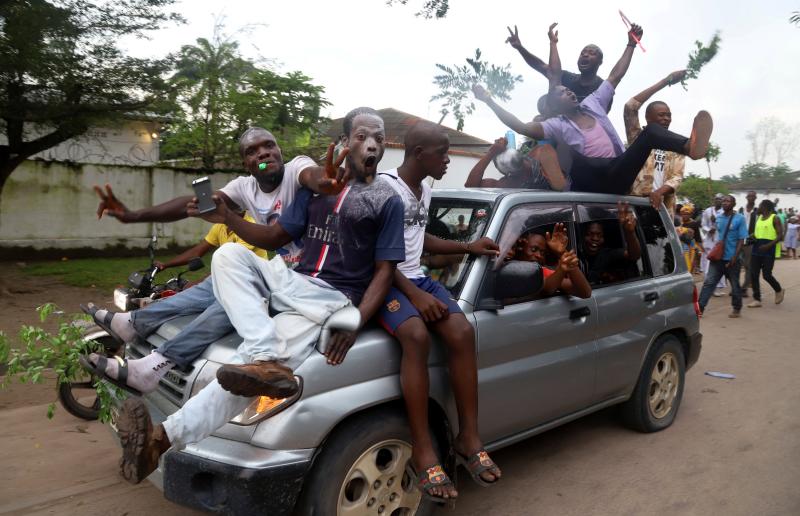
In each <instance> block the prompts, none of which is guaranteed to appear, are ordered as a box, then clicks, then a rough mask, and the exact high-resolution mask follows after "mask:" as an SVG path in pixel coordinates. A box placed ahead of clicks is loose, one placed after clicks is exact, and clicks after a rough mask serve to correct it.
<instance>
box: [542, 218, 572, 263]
mask: <svg viewBox="0 0 800 516" xmlns="http://www.w3.org/2000/svg"><path fill="white" fill-rule="evenodd" d="M544 239H545V241H546V242H547V247H548V248H549V249H550V251H552V253H553V254H555V255H556V256H561V255H563V254H564V252H565V251H566V250H567V246H568V245H569V237H568V236H567V230H566V228H564V224H562V223H561V222H559V223H557V224H556V225H555V226H554V227H553V233H552V234H551V233H550V232H549V231H548V232H547V233H545V234H544Z"/></svg>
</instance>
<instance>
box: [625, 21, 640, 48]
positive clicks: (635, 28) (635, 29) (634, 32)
mask: <svg viewBox="0 0 800 516" xmlns="http://www.w3.org/2000/svg"><path fill="white" fill-rule="evenodd" d="M642 34H644V30H642V27H641V26H639V25H636V24H635V23H631V28H630V29H628V45H636V40H637V39H638V40H639V41H641V40H642ZM634 36H636V37H635V38H634Z"/></svg>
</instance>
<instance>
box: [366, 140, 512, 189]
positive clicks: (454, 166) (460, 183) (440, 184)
mask: <svg viewBox="0 0 800 516" xmlns="http://www.w3.org/2000/svg"><path fill="white" fill-rule="evenodd" d="M404 152H405V151H404V150H403V149H386V152H384V154H383V159H382V160H381V163H380V167H379V169H380V170H390V169H392V168H396V167H399V166H400V165H401V164H402V163H403V154H404ZM477 162H478V158H476V157H472V156H457V155H453V154H451V155H450V165H449V166H448V167H447V174H445V176H444V177H443V178H442V180H441V181H434V184H433V187H434V188H463V187H464V181H466V180H467V176H468V175H469V171H470V170H472V167H473V166H475V163H477ZM483 177H486V178H492V179H500V178H501V177H503V176H502V175H501V174H500V172H498V171H497V169H496V168H495V167H494V165H493V164H491V163H490V164H489V166H488V167H487V168H486V173H485V174H484V176H483Z"/></svg>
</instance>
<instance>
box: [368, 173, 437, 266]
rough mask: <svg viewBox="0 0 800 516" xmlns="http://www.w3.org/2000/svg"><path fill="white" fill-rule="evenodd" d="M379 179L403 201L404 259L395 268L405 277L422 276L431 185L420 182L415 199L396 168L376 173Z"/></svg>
mask: <svg viewBox="0 0 800 516" xmlns="http://www.w3.org/2000/svg"><path fill="white" fill-rule="evenodd" d="M378 179H379V180H380V181H384V182H386V183H387V184H388V185H389V186H391V187H392V189H393V190H394V191H395V192H396V193H397V195H398V196H399V197H400V199H401V200H402V201H403V209H404V215H403V235H404V238H405V250H406V260H405V261H404V262H403V263H400V264H398V265H397V270H399V271H400V272H402V273H403V275H404V276H405V277H406V278H410V279H414V278H422V277H424V276H425V273H424V272H423V271H422V267H421V265H420V259H421V258H422V247H423V245H424V244H425V227H426V226H427V225H428V209H429V208H430V205H431V187H430V186H429V185H428V183H426V182H425V181H423V182H422V197H421V198H420V199H417V196H416V195H414V192H412V191H411V188H410V187H409V186H408V185H407V184H406V182H405V181H403V180H402V179H401V178H400V176H399V175H398V174H397V169H396V168H394V169H392V170H387V171H386V172H381V173H379V174H378Z"/></svg>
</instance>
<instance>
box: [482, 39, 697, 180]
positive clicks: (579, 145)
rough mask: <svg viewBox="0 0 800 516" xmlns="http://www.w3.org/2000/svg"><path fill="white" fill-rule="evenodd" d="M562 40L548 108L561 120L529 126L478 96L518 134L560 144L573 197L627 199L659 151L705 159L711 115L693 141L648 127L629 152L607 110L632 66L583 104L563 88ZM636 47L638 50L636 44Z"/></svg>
mask: <svg viewBox="0 0 800 516" xmlns="http://www.w3.org/2000/svg"><path fill="white" fill-rule="evenodd" d="M557 34H558V33H555V36H553V35H551V38H550V39H551V43H550V44H551V51H550V70H551V75H550V93H549V94H548V104H549V106H550V109H551V110H552V112H553V113H554V115H555V116H553V118H550V119H548V120H546V121H544V122H541V123H540V122H529V123H524V122H521V121H520V120H519V119H518V118H517V117H515V116H514V115H512V114H511V113H509V112H508V111H506V110H505V109H503V108H502V107H500V106H499V105H498V104H497V103H496V102H495V101H494V100H493V99H492V98H491V97H490V96H489V94H488V92H486V90H485V89H483V87H481V86H479V85H476V86H474V87H473V92H474V93H475V97H476V98H477V99H478V100H480V101H482V102H485V103H486V104H487V105H488V106H489V107H490V108H491V109H492V110H493V111H494V112H495V114H496V115H497V116H498V118H500V120H501V121H502V122H503V123H504V124H506V125H507V126H508V127H510V128H511V129H512V130H514V131H516V132H518V133H521V134H524V135H525V136H528V137H530V138H534V139H536V140H540V139H543V138H547V139H550V140H554V141H555V142H556V144H557V147H558V151H559V153H558V156H559V161H560V162H561V167H562V168H563V169H564V170H569V171H570V176H571V182H572V185H571V189H572V190H573V191H581V192H599V193H612V194H618V195H624V194H626V193H627V192H629V191H630V188H631V185H633V182H634V180H635V179H636V177H637V176H638V174H639V170H641V168H642V167H643V166H644V164H645V162H646V161H647V157H648V156H649V155H650V151H652V150H653V149H662V150H665V151H672V152H677V153H679V154H683V155H686V156H689V157H690V158H692V159H700V158H702V157H704V156H705V154H706V151H707V150H708V141H709V138H710V137H711V131H712V128H713V123H712V121H711V115H709V114H708V112H707V111H700V112H699V113H698V114H697V116H696V117H695V119H694V125H693V127H692V134H691V137H690V138H686V137H685V136H681V135H679V134H676V133H673V132H670V131H668V130H667V129H664V128H663V127H661V126H660V125H658V124H648V125H647V126H646V127H645V128H644V129H642V132H641V133H640V135H639V137H638V138H636V140H635V141H633V142H632V143H631V145H630V146H629V147H628V148H627V149H625V148H624V147H623V145H622V140H621V139H620V137H619V135H617V132H616V130H615V129H614V126H613V125H612V123H611V120H609V118H608V115H607V114H606V111H605V106H608V104H609V102H610V101H611V99H612V98H613V96H614V90H615V88H616V87H617V85H618V84H619V81H620V80H621V79H622V76H623V75H624V74H625V71H626V70H627V67H628V64H629V62H630V60H627V62H624V60H620V62H619V63H617V65H616V66H614V68H613V69H612V70H611V73H610V74H609V76H608V79H606V80H605V81H603V83H602V84H601V85H600V86H599V87H598V88H597V90H596V91H595V92H594V93H592V94H591V95H589V96H588V97H586V99H584V100H583V102H580V103H579V102H578V99H577V97H576V96H575V93H573V92H572V91H571V90H570V89H569V88H566V87H565V86H562V85H560V83H559V79H558V78H559V77H560V73H559V72H560V70H561V62H560V60H559V58H558V51H557V49H556V43H557V42H558V37H557ZM632 43H633V45H635V44H636V43H635V41H632Z"/></svg>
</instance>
